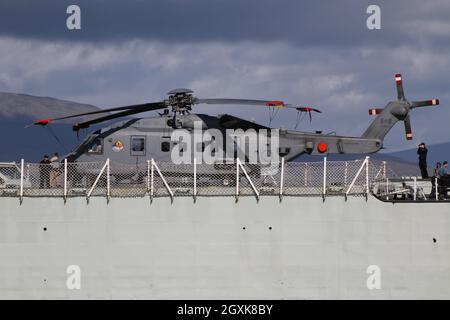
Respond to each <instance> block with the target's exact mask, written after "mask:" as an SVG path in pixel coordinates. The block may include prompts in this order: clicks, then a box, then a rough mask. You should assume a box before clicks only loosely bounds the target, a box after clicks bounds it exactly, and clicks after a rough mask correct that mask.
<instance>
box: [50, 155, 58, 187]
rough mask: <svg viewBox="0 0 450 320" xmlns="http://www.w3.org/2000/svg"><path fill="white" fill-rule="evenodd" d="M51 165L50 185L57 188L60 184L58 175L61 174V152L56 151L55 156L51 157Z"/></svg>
mask: <svg viewBox="0 0 450 320" xmlns="http://www.w3.org/2000/svg"><path fill="white" fill-rule="evenodd" d="M50 162H51V167H52V169H51V170H50V187H51V188H55V187H58V186H59V183H58V176H59V153H58V152H55V153H54V154H53V157H51V158H50Z"/></svg>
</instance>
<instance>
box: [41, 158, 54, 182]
mask: <svg viewBox="0 0 450 320" xmlns="http://www.w3.org/2000/svg"><path fill="white" fill-rule="evenodd" d="M50 164H51V162H50V160H49V158H48V155H44V157H43V158H42V160H41V161H40V162H39V187H40V188H41V189H45V188H48V187H49V185H50V169H51V167H50Z"/></svg>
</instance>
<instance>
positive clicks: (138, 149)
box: [131, 136, 145, 156]
mask: <svg viewBox="0 0 450 320" xmlns="http://www.w3.org/2000/svg"><path fill="white" fill-rule="evenodd" d="M131 155H132V156H145V137H144V136H132V137H131Z"/></svg>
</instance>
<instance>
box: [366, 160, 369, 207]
mask: <svg viewBox="0 0 450 320" xmlns="http://www.w3.org/2000/svg"><path fill="white" fill-rule="evenodd" d="M369 161H370V157H369V156H367V157H366V201H367V200H368V199H369Z"/></svg>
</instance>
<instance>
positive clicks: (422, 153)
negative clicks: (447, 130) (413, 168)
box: [417, 142, 428, 179]
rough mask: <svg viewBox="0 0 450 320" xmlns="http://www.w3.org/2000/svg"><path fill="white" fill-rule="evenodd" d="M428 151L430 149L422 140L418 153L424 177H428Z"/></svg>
mask: <svg viewBox="0 0 450 320" xmlns="http://www.w3.org/2000/svg"><path fill="white" fill-rule="evenodd" d="M427 153H428V149H427V147H426V146H425V143H423V142H422V143H421V144H419V148H418V149H417V154H418V155H419V168H420V174H421V175H422V179H428V169H427Z"/></svg>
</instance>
